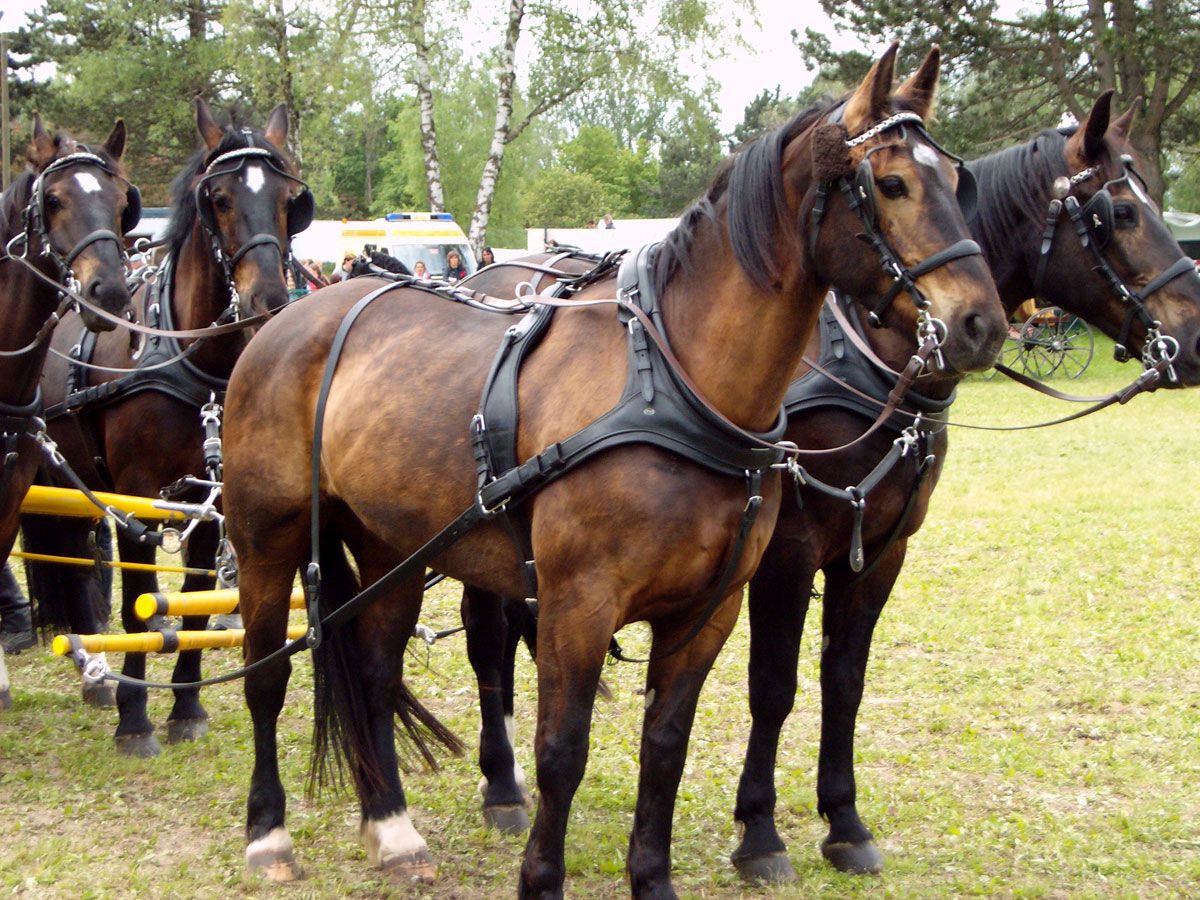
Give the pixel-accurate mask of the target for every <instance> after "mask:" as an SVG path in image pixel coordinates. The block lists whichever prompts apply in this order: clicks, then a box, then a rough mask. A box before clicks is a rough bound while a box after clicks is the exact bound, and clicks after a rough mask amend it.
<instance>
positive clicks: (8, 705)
mask: <svg viewBox="0 0 1200 900" xmlns="http://www.w3.org/2000/svg"><path fill="white" fill-rule="evenodd" d="M12 706H13V703H12V691H10V690H9V689H8V688H4V689H3V690H0V712H4V711H5V710H6V709H12Z"/></svg>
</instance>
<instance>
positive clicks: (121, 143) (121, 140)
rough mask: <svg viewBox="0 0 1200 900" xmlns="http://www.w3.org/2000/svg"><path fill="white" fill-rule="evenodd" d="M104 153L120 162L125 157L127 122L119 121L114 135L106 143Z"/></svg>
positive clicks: (115, 126)
mask: <svg viewBox="0 0 1200 900" xmlns="http://www.w3.org/2000/svg"><path fill="white" fill-rule="evenodd" d="M104 152H105V153H107V154H108V155H109V156H111V157H112V158H113V159H115V160H118V161H120V159H121V157H122V156H124V155H125V120H124V119H117V121H116V124H115V125H113V130H112V133H111V134H110V135H109V136H108V138H107V139H106V140H105V141H104Z"/></svg>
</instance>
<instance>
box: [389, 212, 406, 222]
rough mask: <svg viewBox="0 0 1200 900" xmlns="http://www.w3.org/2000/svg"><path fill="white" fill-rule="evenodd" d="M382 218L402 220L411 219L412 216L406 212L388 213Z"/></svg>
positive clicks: (395, 220)
mask: <svg viewBox="0 0 1200 900" xmlns="http://www.w3.org/2000/svg"><path fill="white" fill-rule="evenodd" d="M383 218H384V219H385V220H386V221H388V222H403V221H405V220H407V219H411V218H412V216H410V215H409V214H408V213H388V214H387V215H386V216H384V217H383Z"/></svg>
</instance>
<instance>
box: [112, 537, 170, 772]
mask: <svg viewBox="0 0 1200 900" xmlns="http://www.w3.org/2000/svg"><path fill="white" fill-rule="evenodd" d="M117 547H118V548H119V552H120V556H121V560H122V561H123V562H137V563H146V564H153V562H154V557H155V550H154V546H153V545H150V546H147V545H144V544H139V543H137V542H135V541H132V540H130V539H129V538H128V537H126V535H125V533H124V532H123V531H121V532H118V534H117ZM121 585H122V587H121V625H122V626H123V627H124V628H125V631H126V633H128V634H136V633H140V632H144V631H146V623H145V622H144V621H142V619H141V618H140V617H139V616H138V614H137V613H136V612H135V611H134V601H136V600H137V598H138V596H139V595H141V594H144V593H148V592H152V591H155V590H157V589H158V578H157V577H156V576H155V574H154V573H153V572H142V571H137V570H133V569H126V570H125V572H124V574H123V576H122V578H121ZM121 673H122V674H123V675H126V676H128V677H130V678H137V679H145V677H146V654H145V653H126V654H125V662H124V664H123V665H122V666H121ZM117 715H118V721H117V731H116V734H115V735H114V740H115V741H116V746H117V753H118V754H120V755H121V756H139V757H149V756H157V755H158V754H160V753H162V746H161V745H160V744H159V742H158V738H157V737H155V736H154V725H153V724H152V723H151V722H150V717H149V715H148V714H147V712H146V689H145V688H144V687H139V686H135V685H131V684H125V683H124V682H122V683H121V684H119V685H117Z"/></svg>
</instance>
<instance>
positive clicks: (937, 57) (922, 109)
mask: <svg viewBox="0 0 1200 900" xmlns="http://www.w3.org/2000/svg"><path fill="white" fill-rule="evenodd" d="M941 70H942V49H941V48H940V47H939V46H938V45H937V44H934V45H933V49H932V50H930V51H929V55H927V56H926V57H925V61H924V62H922V63H921V65H920V67H918V69H917V71H915V72H913V73H912V74H911V75H909V76H908V78H907V79H906V80H905V82H904V83H903V84H902V85H900V87H898V88H897V89H896V96H897V97H903V98H904V99H905V100H907V101H908V102H909V103H910V104H911V105H912V108H913V112H915V113H916V114H917V115H919V116H920V117H921V118H922V119H926V120H928V119H929V117H930V116H931V115H932V114H933V103H934V95H935V94H936V93H937V86H938V76H939V74H940V73H941Z"/></svg>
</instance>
